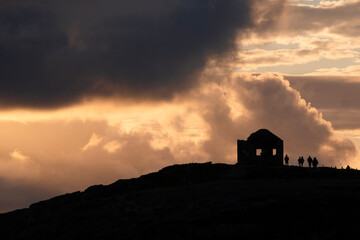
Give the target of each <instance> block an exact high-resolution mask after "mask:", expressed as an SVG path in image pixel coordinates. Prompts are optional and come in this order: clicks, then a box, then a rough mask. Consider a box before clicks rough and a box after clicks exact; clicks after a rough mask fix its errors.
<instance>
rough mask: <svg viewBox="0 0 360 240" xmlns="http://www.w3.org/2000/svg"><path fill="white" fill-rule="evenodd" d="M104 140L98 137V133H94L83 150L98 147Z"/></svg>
mask: <svg viewBox="0 0 360 240" xmlns="http://www.w3.org/2000/svg"><path fill="white" fill-rule="evenodd" d="M102 140H103V138H102V137H100V136H98V135H96V133H93V134H92V135H91V137H90V139H89V142H88V143H87V144H86V145H85V146H84V147H83V148H82V150H83V151H86V150H88V149H89V148H92V147H96V146H97V145H99V144H100V143H101V141H102Z"/></svg>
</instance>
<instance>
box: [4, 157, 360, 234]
mask: <svg viewBox="0 0 360 240" xmlns="http://www.w3.org/2000/svg"><path fill="white" fill-rule="evenodd" d="M359 200H360V171H357V170H353V169H352V170H345V169H333V168H317V169H310V168H299V167H285V166H283V167H271V166H251V165H241V166H239V165H228V164H211V163H203V164H196V163H192V164H184V165H173V166H169V167H165V168H163V169H161V170H160V171H158V172H155V173H150V174H147V175H143V176H141V177H139V178H133V179H124V180H118V181H116V182H114V183H113V184H110V185H107V186H104V185H96V186H91V187H89V188H87V189H86V190H85V191H83V192H80V191H79V192H74V193H69V194H65V195H61V196H58V197H55V198H52V199H49V200H46V201H41V202H38V203H34V204H32V205H31V206H30V207H29V208H26V209H20V210H16V211H12V212H9V213H5V214H0V226H1V228H0V236H1V239H79V238H81V239H117V238H119V239H120V238H121V239H141V238H147V239H149V238H150V239H169V238H171V239H218V238H222V239H234V238H243V239H259V238H260V239H261V238H265V237H266V238H270V239H273V238H276V239H336V238H337V239H338V238H340V237H341V238H343V237H344V236H345V237H347V239H349V238H350V239H351V238H352V237H351V236H353V235H352V234H355V232H357V229H358V227H359V226H358V225H359V224H358V223H357V222H356V221H354V220H352V219H354V217H355V216H358V215H359V214H360V207H359V206H358V204H359V202H360V201H359Z"/></svg>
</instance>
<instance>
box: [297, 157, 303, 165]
mask: <svg viewBox="0 0 360 240" xmlns="http://www.w3.org/2000/svg"><path fill="white" fill-rule="evenodd" d="M298 162H299V167H302V166H304V157H299V159H298Z"/></svg>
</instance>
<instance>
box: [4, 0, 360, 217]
mask: <svg viewBox="0 0 360 240" xmlns="http://www.w3.org/2000/svg"><path fill="white" fill-rule="evenodd" d="M359 12H360V0H345V1H318V0H287V1H286V0H151V1H149V0H121V1H118V0H116V1H115V0H102V1H96V0H86V1H85V0H72V1H68V0H64V1H44V0H32V1H28V0H12V1H1V2H0V83H1V87H0V133H1V135H0V136H1V137H0V193H1V198H0V212H6V211H10V210H14V209H17V208H24V207H28V206H29V204H31V203H33V202H36V201H40V200H44V199H47V198H50V197H53V196H56V195H59V194H64V193H67V192H73V191H78V190H84V189H86V188H87V187H88V186H91V185H94V184H110V183H112V182H114V181H116V180H118V179H121V178H133V177H138V176H140V175H142V174H146V173H149V172H153V171H158V170H159V169H161V168H163V167H165V166H168V165H173V164H182V163H190V162H208V161H212V162H213V163H220V162H221V163H228V164H234V163H236V140H237V139H246V138H247V137H248V136H249V135H250V134H251V133H252V132H255V131H256V130H258V129H261V128H267V129H269V130H270V131H272V132H273V133H274V134H276V135H277V136H279V137H280V138H282V139H283V140H284V148H285V153H287V154H288V155H289V156H290V164H293V165H296V163H297V158H298V156H301V155H303V156H305V157H307V156H308V155H311V156H316V157H317V158H318V160H319V164H320V166H323V165H324V166H332V167H334V166H337V167H338V168H340V167H346V166H347V165H350V166H351V167H353V168H358V167H360V155H359V149H360V94H358V93H359V92H360V76H359V75H360V41H359V40H360V28H359V26H360V19H359V18H358V13H359Z"/></svg>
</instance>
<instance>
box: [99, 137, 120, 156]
mask: <svg viewBox="0 0 360 240" xmlns="http://www.w3.org/2000/svg"><path fill="white" fill-rule="evenodd" d="M121 147H122V145H121V143H119V142H118V141H116V140H113V141H110V142H108V143H106V144H105V145H104V147H103V148H104V149H105V150H106V151H107V152H108V153H115V152H116V151H117V150H119V149H121Z"/></svg>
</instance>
